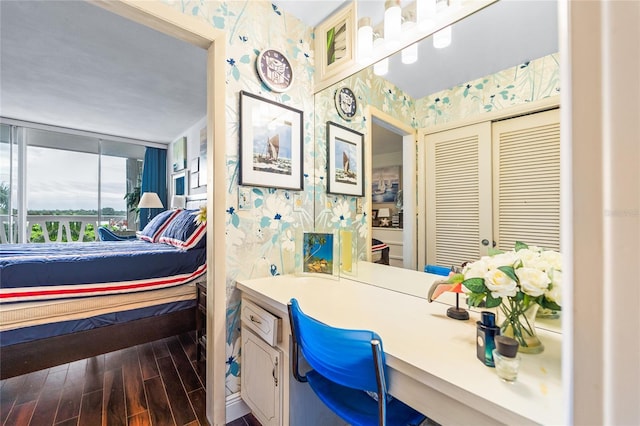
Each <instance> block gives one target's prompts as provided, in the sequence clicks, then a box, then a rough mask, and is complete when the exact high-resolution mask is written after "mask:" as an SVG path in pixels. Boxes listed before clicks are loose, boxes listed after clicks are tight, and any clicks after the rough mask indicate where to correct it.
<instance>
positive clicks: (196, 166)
mask: <svg viewBox="0 0 640 426" xmlns="http://www.w3.org/2000/svg"><path fill="white" fill-rule="evenodd" d="M198 171H200V157H196V158H193V159H191V173H193V172H198Z"/></svg>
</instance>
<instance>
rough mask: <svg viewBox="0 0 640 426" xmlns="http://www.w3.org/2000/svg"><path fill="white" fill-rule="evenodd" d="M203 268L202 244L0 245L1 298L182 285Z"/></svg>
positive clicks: (16, 299) (11, 299)
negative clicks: (199, 246) (186, 246)
mask: <svg viewBox="0 0 640 426" xmlns="http://www.w3.org/2000/svg"><path fill="white" fill-rule="evenodd" d="M205 272H206V249H204V248H202V249H191V250H187V251H185V250H180V249H178V248H175V247H172V246H169V245H166V244H159V243H148V242H146V241H139V240H134V241H101V242H91V243H77V244H76V243H50V244H2V245H0V302H1V303H7V302H20V301H25V300H47V299H61V298H69V297H86V296H93V295H102V294H115V293H126V292H135V291H146V290H152V289H157V288H164V287H170V286H175V285H180V284H184V283H186V282H188V281H191V280H193V279H194V278H196V277H198V276H200V275H202V274H204V273H205Z"/></svg>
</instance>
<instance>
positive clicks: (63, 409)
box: [56, 384, 82, 423]
mask: <svg viewBox="0 0 640 426" xmlns="http://www.w3.org/2000/svg"><path fill="white" fill-rule="evenodd" d="M81 400H82V385H80V384H72V385H71V386H65V387H64V388H63V389H62V395H61V396H60V404H59V405H58V413H57V414H56V423H59V422H61V421H63V420H68V419H71V418H73V417H78V415H80V401H81Z"/></svg>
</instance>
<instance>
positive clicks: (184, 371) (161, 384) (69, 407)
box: [0, 333, 259, 426]
mask: <svg viewBox="0 0 640 426" xmlns="http://www.w3.org/2000/svg"><path fill="white" fill-rule="evenodd" d="M194 338H195V334H194V333H188V334H183V335H180V336H175V337H170V338H167V339H163V340H158V341H156V342H152V343H148V344H144V345H139V346H136V347H132V348H127V349H123V350H120V351H116V352H111V353H108V354H104V355H99V356H97V357H94V358H89V359H83V360H80V361H76V362H73V363H70V364H65V365H61V366H57V367H53V368H50V369H47V370H41V371H37V372H34V373H31V374H26V375H24V376H18V377H13V378H10V379H6V380H2V381H0V424H2V425H19V426H26V425H29V426H46V425H59V426H70V425H79V426H84V425H90V426H92V425H171V426H183V425H189V426H196V425H207V424H208V423H207V421H206V417H205V401H206V398H205V397H206V393H205V375H204V363H200V364H198V363H196V361H195V359H196V352H195V351H196V346H195V341H194ZM230 425H233V426H246V425H248V426H259V423H258V422H257V421H256V420H255V418H254V417H253V416H252V415H251V414H249V415H247V416H245V417H243V418H241V419H237V420H235V421H233V422H231V423H230Z"/></svg>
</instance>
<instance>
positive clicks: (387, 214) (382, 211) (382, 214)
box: [378, 207, 391, 217]
mask: <svg viewBox="0 0 640 426" xmlns="http://www.w3.org/2000/svg"><path fill="white" fill-rule="evenodd" d="M378 217H391V212H390V211H389V208H388V207H384V208H382V209H379V210H378Z"/></svg>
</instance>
